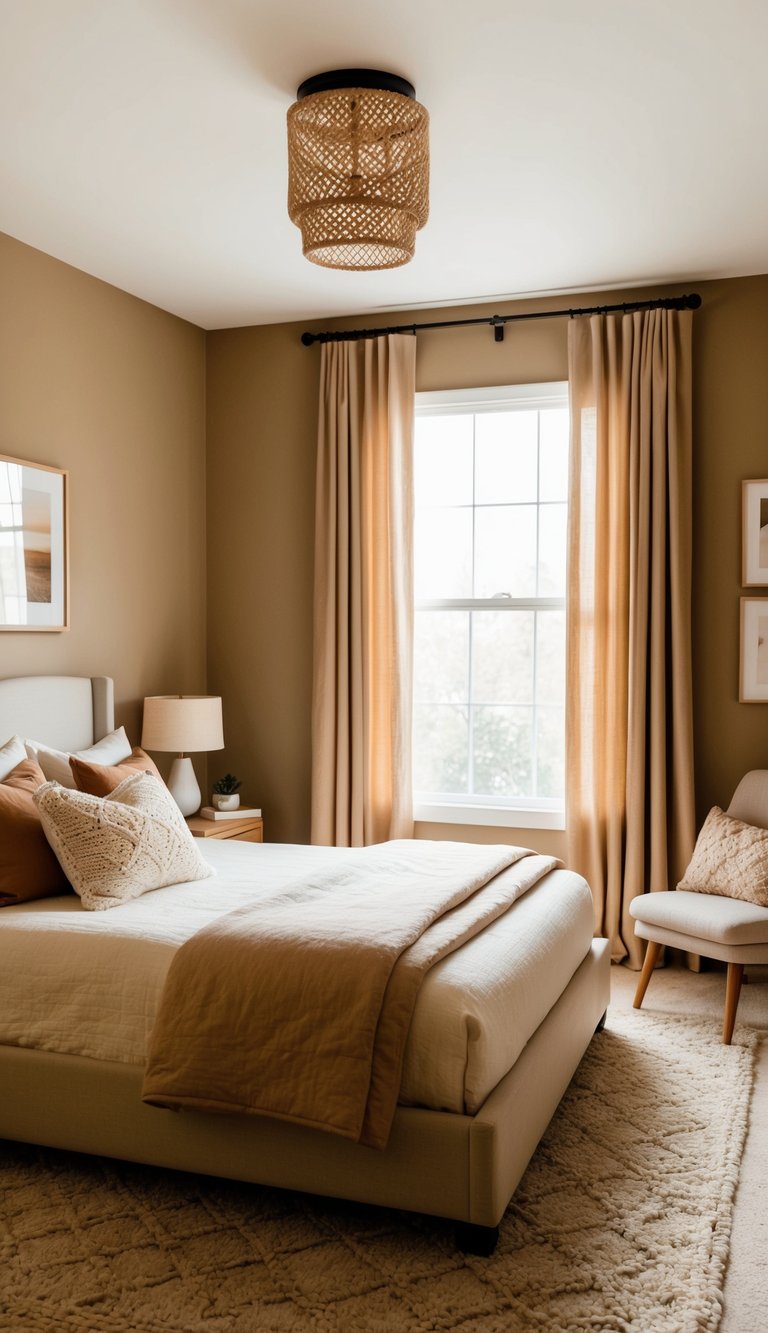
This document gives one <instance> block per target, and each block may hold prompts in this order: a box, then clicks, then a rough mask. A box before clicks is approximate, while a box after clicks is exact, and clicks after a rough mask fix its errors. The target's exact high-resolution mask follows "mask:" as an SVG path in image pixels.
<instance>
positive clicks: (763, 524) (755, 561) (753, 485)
mask: <svg viewBox="0 0 768 1333" xmlns="http://www.w3.org/2000/svg"><path fill="white" fill-rule="evenodd" d="M741 514H742V527H741V552H742V556H741V558H742V569H741V581H742V583H743V585H744V587H745V588H750V587H752V588H756V587H760V588H764V587H768V480H762V481H743V482H742V483H741Z"/></svg>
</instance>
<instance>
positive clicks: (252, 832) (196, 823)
mask: <svg viewBox="0 0 768 1333" xmlns="http://www.w3.org/2000/svg"><path fill="white" fill-rule="evenodd" d="M187 827H188V828H189V830H190V832H191V834H192V836H193V837H195V838H233V839H235V840H236V841H237V842H263V841H264V820H263V819H254V818H253V817H252V816H249V817H248V818H246V819H203V818H202V817H201V816H200V815H190V817H189V819H188V820H187Z"/></svg>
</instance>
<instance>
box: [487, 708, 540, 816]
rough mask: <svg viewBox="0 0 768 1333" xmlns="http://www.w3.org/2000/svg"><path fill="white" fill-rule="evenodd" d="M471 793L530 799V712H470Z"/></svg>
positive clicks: (496, 709)
mask: <svg viewBox="0 0 768 1333" xmlns="http://www.w3.org/2000/svg"><path fill="white" fill-rule="evenodd" d="M472 717H473V742H474V743H473V755H472V758H473V762H474V785H473V790H474V791H475V792H476V793H477V795H478V796H497V797H498V798H499V799H503V798H507V799H508V798H509V797H511V796H530V795H531V792H532V780H533V774H532V754H531V725H532V722H533V709H532V708H482V707H481V708H474V709H473V710H472Z"/></svg>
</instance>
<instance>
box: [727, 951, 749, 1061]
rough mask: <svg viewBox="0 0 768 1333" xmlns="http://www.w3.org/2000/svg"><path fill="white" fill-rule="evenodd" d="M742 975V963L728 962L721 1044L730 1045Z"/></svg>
mask: <svg viewBox="0 0 768 1333" xmlns="http://www.w3.org/2000/svg"><path fill="white" fill-rule="evenodd" d="M743 977H744V964H743V963H729V964H728V977H727V980H726V983H725V1014H724V1015H723V1045H724V1046H730V1044H731V1038H732V1036H733V1025H734V1023H735V1022H736V1010H737V1009H738V1007H739V995H740V993H741V982H742V979H743Z"/></svg>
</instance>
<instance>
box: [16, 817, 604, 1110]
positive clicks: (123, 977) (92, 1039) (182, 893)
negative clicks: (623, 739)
mask: <svg viewBox="0 0 768 1333" xmlns="http://www.w3.org/2000/svg"><path fill="white" fill-rule="evenodd" d="M204 855H205V859H206V860H207V861H209V863H210V864H211V865H212V866H214V868H215V870H216V872H217V877H216V878H215V879H207V880H201V881H196V882H194V883H190V884H180V885H174V886H172V887H170V888H165V889H158V890H156V891H155V892H153V893H149V894H146V895H145V896H144V897H142V898H138V899H136V900H135V901H133V902H129V903H125V904H123V905H122V906H120V907H118V908H114V909H113V910H112V911H109V912H86V911H84V910H83V908H82V907H81V906H80V902H79V899H77V898H76V897H75V896H74V895H72V897H61V898H50V899H43V900H40V901H37V902H33V903H28V904H25V905H20V906H18V907H10V908H3V909H2V911H0V1044H6V1045H18V1046H29V1047H34V1048H37V1049H40V1050H47V1051H56V1052H60V1053H65V1054H74V1055H83V1056H87V1057H90V1058H93V1059H101V1060H115V1061H119V1062H123V1063H129V1064H142V1063H143V1062H144V1059H145V1055H146V1047H147V1039H148V1036H149V1033H150V1031H151V1028H152V1024H153V1022H154V1016H155V1013H156V1009H157V1004H158V1001H159V996H160V992H161V990H162V986H163V982H164V980H165V976H166V973H167V971H168V968H169V966H170V963H171V959H172V958H173V955H174V953H175V951H176V949H178V947H179V946H180V945H181V944H182V943H183V942H184V941H185V940H186V939H188V938H189V937H190V935H192V934H193V933H194V931H196V930H198V929H199V928H200V927H201V926H203V925H206V924H207V923H208V922H209V921H211V920H213V919H214V918H215V917H216V916H218V915H221V914H222V913H224V912H228V911H232V910H233V909H234V908H236V907H240V906H242V905H244V904H245V903H247V902H249V901H252V900H253V898H254V897H258V896H259V895H261V894H264V893H268V892H270V891H274V890H276V889H279V888H281V887H282V886H284V885H286V884H290V883H292V882H294V881H295V880H297V879H300V878H301V877H302V876H303V875H304V874H305V873H307V872H308V871H309V870H315V871H316V870H317V869H318V867H320V866H323V865H325V866H328V867H329V868H330V867H332V866H333V864H334V863H336V864H341V863H343V860H344V858H345V857H346V856H348V855H349V853H348V852H347V851H345V850H344V849H338V848H324V847H304V846H288V845H282V844H281V845H278V844H269V843H265V844H255V843H237V842H223V841H222V842H220V841H215V842H212V841H209V842H207V843H206V845H205V848H204ZM524 864H525V863H524ZM528 864H529V865H530V862H528ZM503 873H504V874H506V875H512V876H515V875H517V874H520V873H522V872H521V868H520V866H519V865H515V866H511V867H510V868H509V869H508V870H506V871H504V872H503ZM592 933H593V909H592V898H591V894H590V892H589V889H588V887H587V885H586V883H585V881H584V880H583V879H582V878H581V877H580V876H579V875H576V874H574V873H573V872H572V871H567V870H555V871H552V872H551V873H550V874H548V875H546V876H545V877H544V878H543V879H542V880H540V881H539V883H538V884H536V885H535V886H534V887H533V888H532V889H530V890H529V891H528V892H527V893H526V894H524V895H523V897H522V898H521V899H519V901H518V902H516V903H515V905H514V906H513V908H512V909H511V910H510V911H509V912H508V913H507V914H506V915H505V916H504V917H501V918H500V919H499V920H497V921H495V922H494V923H493V924H492V925H491V926H490V927H488V928H487V929H486V930H485V931H484V932H483V933H482V934H481V935H480V936H478V937H476V938H475V939H473V940H471V941H469V943H467V944H465V945H464V946H463V947H462V948H461V949H459V950H457V951H456V952H455V953H454V954H452V955H450V956H449V957H448V958H446V959H444V960H443V961H442V962H441V963H438V964H437V965H436V966H435V967H434V968H433V969H432V971H431V972H430V973H429V974H428V976H427V979H426V981H425V983H424V986H423V987H422V990H421V993H420V995H419V999H418V1002H417V1006H416V1011H415V1014H414V1019H413V1023H412V1026H411V1032H410V1036H409V1039H408V1045H407V1048H406V1056H405V1067H404V1070H403V1080H402V1086H401V1095H400V1100H401V1102H404V1103H406V1104H413V1105H421V1106H429V1107H432V1108H434V1109H436V1110H448V1111H457V1112H462V1111H466V1112H468V1113H473V1112H474V1111H476V1110H477V1109H478V1107H479V1106H480V1105H481V1104H482V1102H483V1101H484V1100H485V1098H486V1096H487V1095H488V1093H489V1092H490V1091H491V1089H492V1088H494V1087H495V1086H496V1084H497V1083H498V1082H499V1080H500V1078H501V1077H502V1076H503V1075H504V1074H505V1073H506V1071H507V1070H508V1069H510V1068H511V1066H512V1065H513V1064H514V1062H515V1060H516V1059H517V1057H518V1055H519V1054H520V1051H521V1050H522V1049H523V1047H524V1045H525V1043H526V1042H527V1040H528V1038H529V1037H530V1036H531V1035H532V1033H533V1032H534V1031H535V1030H536V1028H537V1027H538V1026H539V1024H540V1023H541V1022H542V1020H543V1019H544V1017H545V1015H546V1014H547V1013H548V1011H549V1010H550V1008H551V1007H552V1005H553V1004H554V1002H555V1001H556V999H557V998H558V996H559V995H560V993H561V992H562V990H563V989H564V987H565V986H566V985H567V983H568V981H569V980H570V978H571V977H572V975H573V973H574V972H575V971H576V968H577V967H578V966H579V964H580V963H581V962H582V960H583V958H584V957H585V956H586V954H587V952H588V951H589V948H590V945H591V942H592Z"/></svg>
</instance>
